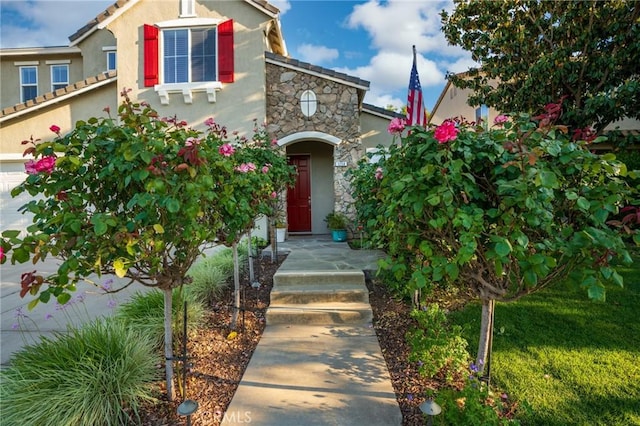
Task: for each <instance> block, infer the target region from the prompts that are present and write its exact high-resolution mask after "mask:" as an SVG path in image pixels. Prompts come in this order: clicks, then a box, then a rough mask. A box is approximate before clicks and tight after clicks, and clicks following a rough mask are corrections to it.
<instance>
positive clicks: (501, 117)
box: [493, 114, 509, 126]
mask: <svg viewBox="0 0 640 426" xmlns="http://www.w3.org/2000/svg"><path fill="white" fill-rule="evenodd" d="M508 120H509V117H508V116H506V115H504V114H500V115H499V116H497V117H496V118H494V119H493V124H495V125H496V126H502V125H503V124H504V123H506V122H507V121H508Z"/></svg>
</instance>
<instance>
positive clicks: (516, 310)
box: [451, 252, 640, 426]
mask: <svg viewBox="0 0 640 426" xmlns="http://www.w3.org/2000/svg"><path fill="white" fill-rule="evenodd" d="M634 260H635V262H634V264H633V265H632V266H631V267H626V268H620V269H619V272H621V273H622V275H623V276H624V280H625V288H624V289H617V288H616V289H613V288H610V289H608V291H607V301H606V302H604V303H598V302H592V301H590V300H588V299H587V295H586V292H585V291H584V290H581V289H578V288H572V287H569V286H568V285H565V284H564V283H559V284H558V285H556V286H554V287H553V288H549V289H546V290H544V291H542V292H540V293H537V294H534V295H531V296H528V297H525V298H523V299H522V300H520V301H518V302H514V303H499V304H497V305H496V313H495V335H494V343H493V359H492V368H491V370H492V384H494V385H496V386H497V387H499V388H500V389H501V390H502V391H504V392H506V393H507V394H508V395H509V396H510V397H512V398H515V399H516V400H520V401H522V400H525V401H527V402H528V403H529V404H530V406H531V409H532V412H531V415H530V416H526V417H520V418H519V419H520V420H521V421H522V422H523V424H531V425H549V426H552V425H558V426H560V425H563V426H564V425H589V426H592V425H603V426H604V425H606V426H611V425H625V426H626V425H640V254H639V253H638V252H636V254H635V256H634ZM451 318H452V321H453V322H454V323H457V324H460V325H462V326H463V327H464V337H465V338H467V339H468V340H469V342H470V348H472V349H473V351H474V352H475V350H476V349H475V348H476V347H477V341H478V332H479V324H480V306H479V305H477V304H474V305H472V306H469V307H467V308H466V309H465V310H463V311H460V312H455V313H454V314H452V317H451Z"/></svg>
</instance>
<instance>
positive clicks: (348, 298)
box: [271, 284, 369, 304]
mask: <svg viewBox="0 0 640 426" xmlns="http://www.w3.org/2000/svg"><path fill="white" fill-rule="evenodd" d="M317 302H356V303H369V291H368V290H367V288H366V287H365V286H364V285H337V284H329V285H322V286H309V285H298V286H293V285H291V286H282V287H274V288H273V289H272V290H271V304H279V303H285V304H287V303H288V304H296V303H297V304H306V303H317Z"/></svg>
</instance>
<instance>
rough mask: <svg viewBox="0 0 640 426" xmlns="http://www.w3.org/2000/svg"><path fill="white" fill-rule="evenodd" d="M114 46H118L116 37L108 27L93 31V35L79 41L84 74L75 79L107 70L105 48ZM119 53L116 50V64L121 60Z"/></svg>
mask: <svg viewBox="0 0 640 426" xmlns="http://www.w3.org/2000/svg"><path fill="white" fill-rule="evenodd" d="M113 46H116V47H117V44H116V38H115V37H114V36H113V34H112V33H111V32H110V31H109V30H107V29H103V30H98V31H96V32H95V33H93V34H92V35H91V37H88V38H86V39H84V40H83V41H82V42H81V43H79V45H78V47H80V49H81V50H82V58H83V60H84V62H83V65H84V66H83V69H82V76H81V77H80V78H78V79H77V80H73V81H78V80H82V79H85V78H88V77H92V76H94V75H98V74H100V73H102V72H105V71H107V52H105V51H104V50H103V48H104V47H113ZM117 55H118V53H117V51H116V65H118V62H120V60H119V58H118V57H117Z"/></svg>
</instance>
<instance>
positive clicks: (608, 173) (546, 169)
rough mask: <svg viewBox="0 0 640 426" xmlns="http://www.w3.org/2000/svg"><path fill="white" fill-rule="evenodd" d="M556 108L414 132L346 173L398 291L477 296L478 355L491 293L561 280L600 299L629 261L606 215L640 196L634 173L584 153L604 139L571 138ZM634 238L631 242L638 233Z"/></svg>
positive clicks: (515, 294) (506, 295) (513, 296)
mask: <svg viewBox="0 0 640 426" xmlns="http://www.w3.org/2000/svg"><path fill="white" fill-rule="evenodd" d="M561 110H562V106H561V105H560V104H550V105H547V106H546V107H545V109H544V112H543V113H542V114H540V115H539V116H537V117H530V116H528V115H524V114H523V115H514V116H512V117H506V116H500V117H498V118H499V120H498V119H497V120H496V123H494V126H493V127H492V128H490V129H485V128H484V127H483V126H474V125H471V124H469V123H465V122H457V121H447V122H445V123H443V124H442V125H440V126H437V127H435V128H430V129H422V128H418V127H413V128H411V131H410V132H408V133H406V136H403V137H402V138H401V141H400V142H401V143H399V144H397V145H392V146H391V147H390V148H389V150H388V154H387V155H386V156H385V157H383V158H382V159H381V161H380V162H379V163H378V164H375V165H374V164H370V163H367V162H365V163H364V164H363V166H362V168H361V169H359V170H357V171H354V172H353V175H352V185H353V188H354V197H355V199H356V205H355V208H356V211H357V212H358V215H359V217H358V219H359V222H360V223H362V224H364V225H365V230H366V231H367V232H368V234H369V235H370V236H371V239H372V240H373V243H374V245H379V246H381V247H383V248H384V250H385V251H386V253H387V255H388V259H387V260H386V261H385V262H383V267H385V268H387V269H388V270H389V271H391V272H392V273H393V274H394V275H395V276H396V279H397V280H398V282H400V283H401V285H402V286H404V289H405V294H406V295H407V296H412V295H413V294H414V292H415V291H416V290H418V291H422V293H423V295H425V294H428V293H429V290H431V289H433V288H434V287H442V288H447V287H450V286H453V287H457V288H460V289H461V290H463V291H460V293H459V294H461V295H471V296H472V297H474V298H477V299H479V300H481V301H482V303H483V314H482V321H483V322H482V325H481V329H482V330H483V334H481V338H480V342H479V350H478V357H479V360H483V361H486V355H487V348H488V340H489V339H488V337H489V335H490V333H491V330H490V324H491V323H490V316H491V314H490V312H491V310H492V306H493V304H494V302H495V300H502V301H512V300H517V299H518V298H521V297H523V296H525V295H527V294H530V293H533V292H535V291H538V290H539V289H541V288H544V287H546V286H548V285H551V284H552V283H554V282H557V281H558V280H559V279H561V278H567V279H571V280H572V282H574V283H575V284H576V285H579V286H581V287H582V288H584V289H585V290H586V291H587V293H588V295H589V296H590V297H591V298H593V299H598V300H603V299H604V297H605V285H617V286H620V285H622V278H621V276H620V275H619V274H618V273H617V272H616V266H615V265H618V264H621V263H625V262H626V263H628V262H630V261H631V258H630V256H629V253H628V250H627V248H626V246H625V243H624V240H623V238H622V237H621V235H620V233H619V232H618V230H617V228H615V227H614V226H612V222H611V219H612V217H614V215H615V214H617V213H618V212H619V210H620V209H621V207H623V206H625V205H626V204H629V203H640V200H639V198H638V197H639V196H638V185H637V182H638V180H637V179H638V177H640V172H638V171H629V172H628V171H627V167H626V166H625V164H624V163H622V162H620V161H618V160H617V159H616V158H615V156H614V155H613V154H606V155H601V156H600V155H596V154H594V153H592V152H591V148H592V145H593V144H595V143H598V142H600V141H601V140H602V139H596V140H593V141H584V140H574V139H573V137H572V135H568V134H567V133H566V128H565V127H563V126H561V125H556V124H554V122H555V120H556V119H558V117H559V112H560V111H561ZM400 131H402V129H401V130H400ZM625 179H628V181H627V180H625ZM633 179H636V180H635V182H636V185H630V184H629V182H631V181H632V180H633ZM632 238H633V239H634V241H635V242H636V243H640V234H639V233H638V232H635V233H633V236H632Z"/></svg>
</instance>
